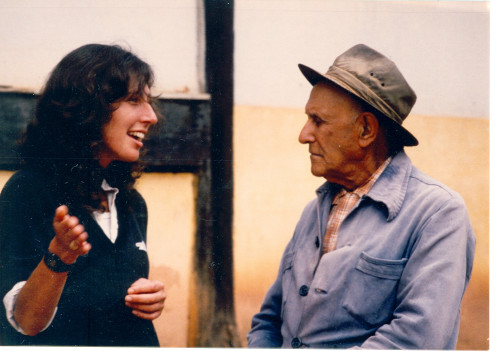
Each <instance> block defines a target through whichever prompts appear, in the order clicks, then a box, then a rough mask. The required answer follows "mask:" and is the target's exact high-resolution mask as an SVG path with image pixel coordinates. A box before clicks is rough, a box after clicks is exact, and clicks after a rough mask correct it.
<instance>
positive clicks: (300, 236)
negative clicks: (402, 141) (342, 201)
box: [248, 152, 475, 349]
mask: <svg viewBox="0 0 500 351" xmlns="http://www.w3.org/2000/svg"><path fill="white" fill-rule="evenodd" d="M338 189H339V188H338V185H335V184H331V183H325V184H323V185H322V186H321V187H320V188H319V189H318V190H317V198H316V199H315V200H313V201H312V202H310V203H309V204H308V205H307V207H306V208H305V209H304V212H303V214H302V217H301V218H300V220H299V222H298V224H297V227H296V229H295V233H294V235H293V238H292V239H291V241H290V242H289V244H288V246H287V247H286V249H285V252H284V254H283V257H282V259H281V264H280V268H279V273H278V277H277V279H276V281H275V282H274V284H273V285H272V286H271V288H270V289H269V291H268V293H267V295H266V297H265V300H264V302H263V305H262V308H261V311H260V312H259V313H258V314H256V315H255V316H254V318H253V320H252V329H251V331H250V333H249V334H248V346H249V347H280V346H281V347H285V348H290V347H313V348H320V347H332V348H335V347H338V348H351V347H353V348H357V347H361V348H367V349H394V348H403V349H453V348H454V347H455V345H456V341H457V336H458V330H459V320H460V303H461V300H462V297H463V294H464V291H465V288H466V286H467V284H468V282H469V279H470V275H471V271H472V262H473V258H474V249H475V236H474V233H473V231H472V227H471V224H470V221H469V217H468V214H467V210H466V208H465V204H464V201H463V199H462V198H461V197H460V195H458V194H457V193H455V192H454V191H452V190H450V189H449V188H447V187H446V186H444V185H442V184H440V183H439V182H437V181H435V180H433V179H431V178H430V177H428V176H426V175H425V174H423V173H422V172H420V171H419V170H418V169H416V168H415V167H413V166H412V164H411V161H410V159H409V158H408V157H407V156H406V154H405V153H404V152H400V153H398V154H397V155H395V156H394V158H393V160H392V161H391V163H390V164H389V166H388V167H387V168H386V170H385V171H384V172H383V173H382V175H381V176H380V178H379V179H378V180H377V182H376V183H375V184H374V185H373V187H372V189H371V190H370V192H369V193H368V194H367V195H366V196H364V197H363V198H362V199H361V200H360V201H359V202H358V204H357V205H356V206H355V208H354V209H353V211H352V212H351V213H350V214H349V215H348V216H347V218H346V219H345V220H344V222H343V223H342V225H341V227H340V230H339V235H338V243H337V249H336V250H335V251H332V252H329V253H327V254H325V255H324V256H323V257H322V258H321V259H320V253H321V246H322V242H323V234H324V232H325V228H326V224H327V220H328V214H329V211H330V205H331V202H332V199H333V196H334V194H335V193H336V192H337V191H338Z"/></svg>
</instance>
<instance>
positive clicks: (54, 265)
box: [43, 251, 73, 273]
mask: <svg viewBox="0 0 500 351" xmlns="http://www.w3.org/2000/svg"><path fill="white" fill-rule="evenodd" d="M43 262H45V265H46V266H47V267H48V268H49V269H50V270H51V271H52V272H56V273H63V272H69V271H70V270H71V267H72V266H73V265H71V264H66V263H64V262H63V261H61V259H60V258H59V256H57V255H56V254H53V253H52V252H50V251H47V252H46V253H45V255H44V256H43Z"/></svg>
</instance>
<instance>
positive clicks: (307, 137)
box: [299, 119, 314, 144]
mask: <svg viewBox="0 0 500 351" xmlns="http://www.w3.org/2000/svg"><path fill="white" fill-rule="evenodd" d="M313 141H314V136H313V133H312V123H311V119H308V120H307V121H306V123H305V124H304V126H303V127H302V130H301V131H300V134H299V143H301V144H307V143H312V142H313Z"/></svg>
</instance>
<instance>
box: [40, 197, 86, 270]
mask: <svg viewBox="0 0 500 351" xmlns="http://www.w3.org/2000/svg"><path fill="white" fill-rule="evenodd" d="M53 227H54V231H55V232H56V235H55V237H54V239H52V241H51V242H50V245H49V251H50V252H52V253H53V254H56V255H57V256H59V258H60V259H61V261H63V262H64V263H66V264H72V263H74V262H75V261H76V259H77V258H78V256H83V255H86V254H87V253H88V252H89V251H90V249H91V245H90V244H89V243H88V242H87V238H88V234H87V232H86V231H85V227H84V226H83V225H82V224H80V221H79V220H78V218H77V217H75V216H71V215H70V214H69V211H68V207H67V206H65V205H62V206H59V207H58V208H57V209H56V213H55V216H54V221H53Z"/></svg>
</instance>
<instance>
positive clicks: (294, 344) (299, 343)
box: [292, 338, 302, 349]
mask: <svg viewBox="0 0 500 351" xmlns="http://www.w3.org/2000/svg"><path fill="white" fill-rule="evenodd" d="M301 346H302V341H300V339H299V338H293V339H292V348H294V349H298V348H299V347H301Z"/></svg>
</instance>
